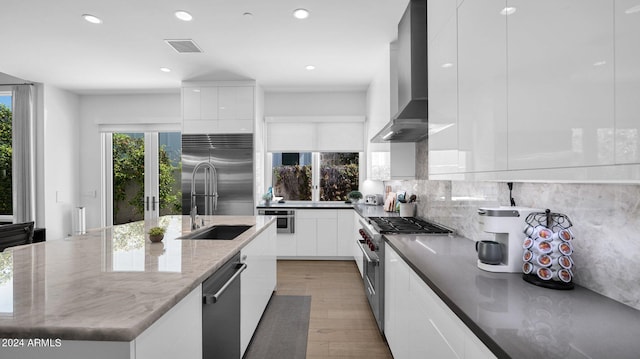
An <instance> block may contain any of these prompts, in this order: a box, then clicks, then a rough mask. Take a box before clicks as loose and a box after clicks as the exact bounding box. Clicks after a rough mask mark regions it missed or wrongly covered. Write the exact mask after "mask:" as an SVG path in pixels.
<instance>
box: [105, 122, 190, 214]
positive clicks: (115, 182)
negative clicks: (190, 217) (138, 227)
mask: <svg viewBox="0 0 640 359" xmlns="http://www.w3.org/2000/svg"><path fill="white" fill-rule="evenodd" d="M104 141H105V147H104V148H105V151H104V154H105V176H104V177H105V213H104V214H105V225H115V224H122V223H129V222H135V221H140V220H145V221H153V220H157V218H158V217H159V216H160V215H168V214H177V215H179V214H181V213H182V209H181V197H182V194H181V188H180V185H181V183H180V182H181V158H180V157H181V153H180V151H181V136H180V133H179V132H156V131H146V132H108V133H105V137H104Z"/></svg>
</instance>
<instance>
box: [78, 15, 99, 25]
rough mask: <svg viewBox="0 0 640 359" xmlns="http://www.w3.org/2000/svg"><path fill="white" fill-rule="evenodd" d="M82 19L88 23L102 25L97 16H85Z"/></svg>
mask: <svg viewBox="0 0 640 359" xmlns="http://www.w3.org/2000/svg"><path fill="white" fill-rule="evenodd" d="M82 18H83V19H85V20H86V21H88V22H90V23H92V24H102V20H101V19H100V18H99V17H97V16H95V15H91V14H83V15H82Z"/></svg>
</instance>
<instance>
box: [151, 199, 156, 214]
mask: <svg viewBox="0 0 640 359" xmlns="http://www.w3.org/2000/svg"><path fill="white" fill-rule="evenodd" d="M151 210H152V211H155V210H156V196H153V197H152V199H151Z"/></svg>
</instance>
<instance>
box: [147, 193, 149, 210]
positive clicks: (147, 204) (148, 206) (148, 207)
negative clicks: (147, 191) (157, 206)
mask: <svg viewBox="0 0 640 359" xmlns="http://www.w3.org/2000/svg"><path fill="white" fill-rule="evenodd" d="M148 210H149V196H147V211H148Z"/></svg>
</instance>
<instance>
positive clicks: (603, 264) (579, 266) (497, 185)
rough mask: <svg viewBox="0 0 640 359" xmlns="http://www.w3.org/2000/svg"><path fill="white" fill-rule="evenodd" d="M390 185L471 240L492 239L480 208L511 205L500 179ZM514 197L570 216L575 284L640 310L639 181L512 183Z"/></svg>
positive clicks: (425, 213)
mask: <svg viewBox="0 0 640 359" xmlns="http://www.w3.org/2000/svg"><path fill="white" fill-rule="evenodd" d="M419 167H420V166H419ZM390 184H391V185H392V186H393V187H394V190H401V189H403V190H406V191H407V192H408V193H415V194H416V195H417V196H418V209H417V216H418V217H423V218H427V219H430V220H433V221H436V222H439V223H442V224H444V225H447V226H450V227H452V228H454V229H456V230H457V231H458V233H459V234H460V235H462V236H464V237H467V238H469V239H473V240H482V239H491V235H490V234H487V233H484V232H483V231H482V230H481V229H480V226H479V224H478V218H477V210H478V208H479V207H484V206H498V205H503V206H506V205H509V189H508V187H507V184H506V183H504V182H481V181H429V180H424V179H419V180H414V181H394V182H391V183H390ZM513 197H514V199H515V201H516V204H517V205H518V206H524V207H534V208H549V209H550V210H551V211H553V212H558V213H563V214H565V215H567V216H568V217H569V218H570V220H571V221H572V223H573V227H572V231H573V233H574V234H575V237H576V239H575V241H574V242H573V243H574V254H573V256H572V257H573V259H574V261H575V271H574V274H575V278H574V281H575V283H576V284H579V285H581V286H584V287H587V288H589V289H591V290H593V291H595V292H598V293H601V294H603V295H605V296H607V297H610V298H612V299H614V300H617V301H619V302H622V303H624V304H626V305H629V306H631V307H634V308H636V309H640V185H626V184H568V183H514V187H513Z"/></svg>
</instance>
